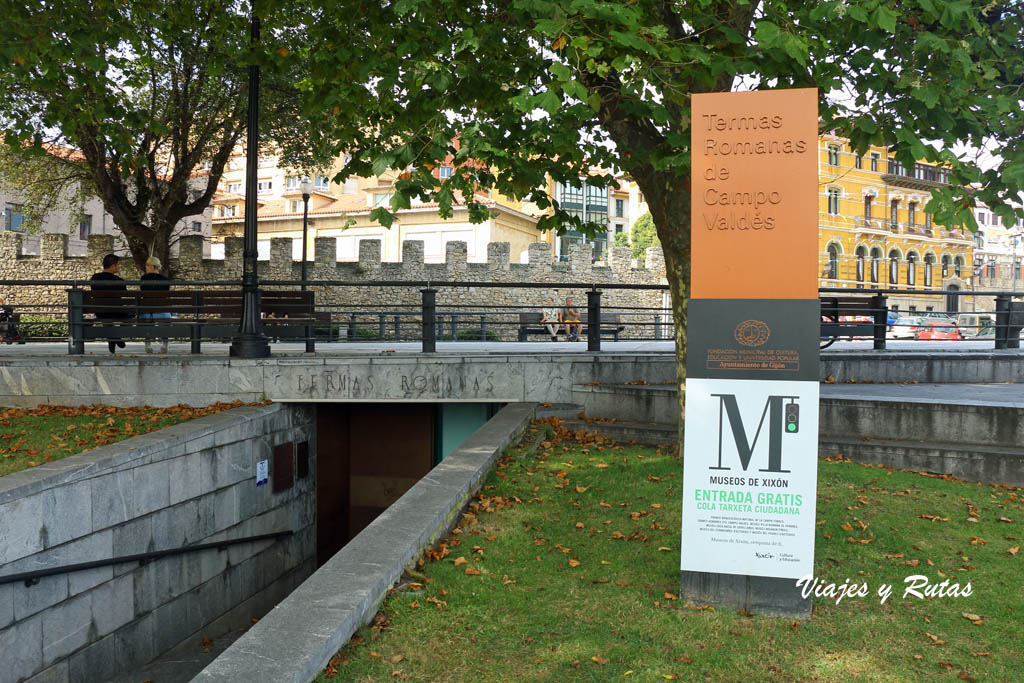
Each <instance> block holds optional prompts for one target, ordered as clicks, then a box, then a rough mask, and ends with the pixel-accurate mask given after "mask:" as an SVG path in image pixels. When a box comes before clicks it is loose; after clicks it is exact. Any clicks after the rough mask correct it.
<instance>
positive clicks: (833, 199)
mask: <svg viewBox="0 0 1024 683" xmlns="http://www.w3.org/2000/svg"><path fill="white" fill-rule="evenodd" d="M828 212H829V213H830V214H832V215H833V216H838V215H839V188H838V187H830V188H828Z"/></svg>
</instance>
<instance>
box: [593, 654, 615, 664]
mask: <svg viewBox="0 0 1024 683" xmlns="http://www.w3.org/2000/svg"><path fill="white" fill-rule="evenodd" d="M590 661H592V662H597V663H598V664H600V665H601V666H604V665H605V664H607V663H608V662H610V661H611V660H610V659H608V658H607V657H602V656H601V655H594V656H593V657H591V658H590Z"/></svg>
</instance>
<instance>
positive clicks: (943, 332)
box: [914, 320, 963, 341]
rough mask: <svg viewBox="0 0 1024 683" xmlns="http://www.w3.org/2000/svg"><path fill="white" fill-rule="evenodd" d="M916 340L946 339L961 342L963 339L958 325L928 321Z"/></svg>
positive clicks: (915, 337) (918, 332) (919, 331)
mask: <svg viewBox="0 0 1024 683" xmlns="http://www.w3.org/2000/svg"><path fill="white" fill-rule="evenodd" d="M914 339H932V340H935V339H945V340H955V341H960V340H961V339H963V337H962V336H961V335H960V331H959V330H958V329H957V328H956V323H946V322H941V321H937V320H927V321H924V324H923V325H922V326H921V327H920V328H918V330H917V333H916V334H915V335H914Z"/></svg>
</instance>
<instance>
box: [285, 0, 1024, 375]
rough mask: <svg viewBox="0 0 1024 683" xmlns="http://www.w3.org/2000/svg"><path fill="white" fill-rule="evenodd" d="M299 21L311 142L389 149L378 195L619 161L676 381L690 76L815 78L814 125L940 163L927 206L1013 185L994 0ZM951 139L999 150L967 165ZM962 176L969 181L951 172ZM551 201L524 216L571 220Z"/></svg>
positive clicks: (940, 213) (653, 4)
mask: <svg viewBox="0 0 1024 683" xmlns="http://www.w3.org/2000/svg"><path fill="white" fill-rule="evenodd" d="M304 23H305V24H306V25H307V26H309V27H310V43H309V48H308V57H309V63H310V66H309V77H308V79H307V80H306V81H305V83H304V87H305V90H306V97H305V101H304V107H305V110H306V112H307V115H308V116H309V117H310V118H311V119H312V120H313V122H314V129H315V130H318V131H319V134H320V137H319V138H318V143H319V144H320V145H322V146H323V147H324V148H327V149H332V150H335V151H337V150H341V149H349V150H352V151H353V153H354V163H353V164H352V165H351V166H350V167H349V168H348V171H349V172H355V173H359V172H366V171H372V172H375V173H379V172H380V171H382V170H384V169H387V168H392V169H403V170H406V169H407V170H406V172H405V173H404V175H403V176H402V177H403V180H401V181H400V182H398V183H396V193H395V195H394V198H393V199H392V203H391V207H390V208H391V209H399V208H403V207H406V206H408V203H409V198H410V197H412V196H417V195H419V196H430V197H432V198H433V199H434V200H436V201H438V202H439V203H440V206H441V207H442V212H444V211H446V210H447V209H448V207H450V205H451V203H452V201H453V198H454V197H455V196H456V195H455V193H456V191H462V193H463V194H464V195H465V196H472V195H471V194H470V192H469V191H470V190H471V189H472V188H474V187H476V186H486V187H493V188H495V189H498V190H500V191H502V192H504V193H506V194H509V195H513V196H516V197H524V198H527V199H530V200H532V201H535V202H537V203H538V204H539V205H540V206H542V207H545V206H548V205H551V202H550V199H549V198H548V197H547V196H546V195H545V194H544V192H543V191H542V190H540V189H538V188H543V187H544V179H545V175H550V176H551V177H553V178H554V179H555V180H557V181H567V180H573V179H576V178H578V177H579V176H581V175H584V174H585V173H586V172H587V170H588V168H589V167H591V166H599V167H605V168H609V167H614V168H618V169H621V170H622V171H625V172H627V173H629V174H630V175H631V176H632V177H633V178H634V179H635V180H636V182H637V184H638V185H639V187H640V189H641V191H642V192H643V193H644V196H645V198H646V200H647V202H648V205H649V206H650V210H651V214H652V216H653V218H654V222H655V225H656V226H657V231H658V236H659V238H660V241H661V244H662V246H663V248H664V252H665V260H666V264H667V276H668V281H669V284H670V286H671V291H672V302H673V304H672V305H673V308H674V312H675V322H676V341H677V349H678V353H679V359H678V360H679V363H678V376H679V380H680V381H682V380H683V379H684V375H685V365H684V362H683V361H684V359H685V349H686V302H687V297H688V286H689V278H690V228H691V226H690V172H691V170H690V154H689V148H688V145H689V139H690V126H691V121H690V97H691V95H692V94H693V93H702V92H720V91H730V90H734V89H740V88H746V89H756V88H788V87H817V88H819V90H820V92H821V94H822V96H821V102H820V107H819V111H820V115H821V117H822V118H823V125H824V126H825V127H827V128H829V129H833V130H835V131H837V132H838V133H840V134H841V135H844V136H846V137H848V138H849V139H850V140H851V142H852V144H853V146H854V147H855V148H856V149H857V150H858V151H860V152H863V151H865V150H866V148H867V147H868V145H869V144H882V145H886V146H888V147H889V148H890V150H891V151H892V153H893V154H895V156H896V158H897V159H898V160H899V161H900V162H902V163H903V164H905V167H908V168H909V167H911V166H912V164H913V162H914V161H915V160H917V159H926V160H928V161H931V162H939V163H944V164H947V165H949V166H950V167H951V168H952V169H953V173H952V176H951V179H952V183H953V184H952V185H951V186H950V187H948V188H943V189H940V190H938V191H936V193H935V198H934V199H933V200H932V201H931V202H930V203H929V205H928V210H929V211H930V212H932V213H933V214H934V215H935V219H936V221H937V222H940V223H947V224H967V225H971V226H973V225H974V221H973V217H972V216H971V213H970V206H971V205H972V203H973V199H974V198H978V199H981V200H983V201H985V202H986V203H988V204H989V205H990V206H995V207H997V208H996V212H997V213H999V214H1000V215H1002V216H1004V218H1007V217H1009V216H1010V215H1011V213H1012V211H1011V209H1010V208H1009V207H1008V206H1007V205H1006V204H1004V203H1003V202H1002V198H1003V197H1004V196H1005V192H1007V191H1009V192H1011V193H1013V194H1016V193H1018V192H1020V190H1021V189H1022V188H1024V130H1022V117H1021V114H1020V111H1021V98H1022V92H1021V87H1022V84H1024V38H1022V36H1024V21H1022V6H1021V3H1019V2H1015V1H1013V0H994V1H990V0H954V1H947V2H938V1H936V0H824V1H823V0H806V1H798V0H761V1H760V2H758V1H749V0H688V1H683V0H635V1H633V2H610V1H604V0H484V1H483V2H477V3H465V2H461V1H460V0H397V1H396V2H392V3H382V4H380V5H378V4H376V3H365V2H360V1H355V0H354V1H346V0H325V1H324V2H322V3H320V9H318V10H317V11H316V12H315V13H314V14H311V15H310V16H309V17H308V18H306V19H305V20H304ZM367 131H373V133H374V134H373V135H372V136H368V135H366V132H367ZM453 139H457V140H458V144H452V142H451V141H452V140H453ZM958 144H959V145H966V146H968V147H970V148H973V149H995V150H996V152H997V153H998V154H999V155H1000V156H1001V159H997V160H996V161H997V163H995V165H994V166H993V167H992V168H990V169H988V170H985V171H982V170H980V169H979V168H978V167H976V166H974V165H973V164H971V163H969V159H967V158H965V157H964V156H957V155H956V154H955V153H954V148H955V147H956V146H957V145H958ZM447 154H454V155H455V159H456V162H459V161H466V160H471V159H472V160H476V161H477V162H479V163H477V164H473V165H468V166H464V167H461V168H459V169H457V171H456V173H455V174H454V175H453V176H452V177H451V178H450V179H447V180H445V181H443V182H442V181H439V180H437V179H434V178H433V177H432V175H431V173H430V169H431V167H432V165H434V164H437V163H438V162H439V160H441V159H443V158H445V155H447ZM970 183H976V184H978V186H979V189H977V190H976V192H974V194H973V196H969V195H967V194H965V193H964V192H963V191H962V189H960V187H958V186H963V185H967V184H970ZM552 208H553V209H554V211H553V215H552V216H551V217H550V218H549V219H545V220H542V221H541V225H540V227H542V228H554V229H563V228H564V226H575V223H574V219H572V218H571V217H569V216H568V215H567V214H566V213H564V212H563V211H562V210H561V208H560V207H558V206H557V205H552ZM376 215H377V217H378V218H379V219H380V220H381V221H382V222H384V223H385V224H386V223H388V222H389V220H390V217H389V216H388V215H387V211H386V210H384V209H380V210H378V212H377V214H376ZM780 267H781V264H780Z"/></svg>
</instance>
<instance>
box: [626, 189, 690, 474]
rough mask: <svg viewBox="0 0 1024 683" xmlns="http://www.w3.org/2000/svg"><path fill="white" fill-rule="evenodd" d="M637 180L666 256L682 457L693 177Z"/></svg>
mask: <svg viewBox="0 0 1024 683" xmlns="http://www.w3.org/2000/svg"><path fill="white" fill-rule="evenodd" d="M634 178H635V179H636V181H637V185H638V186H639V187H640V190H641V191H642V192H643V193H644V197H645V198H646V199H647V205H648V207H650V211H651V217H652V218H653V219H654V225H655V226H656V227H657V229H658V239H660V240H661V248H662V251H663V252H664V254H665V277H666V278H667V279H668V285H669V293H670V295H671V301H672V318H673V320H674V322H675V326H674V329H675V341H676V381H677V382H678V384H679V438H678V442H677V443H678V446H679V453H680V455H682V452H683V431H684V429H685V424H684V422H683V417H684V415H685V406H686V393H685V390H684V387H685V382H686V311H687V305H688V304H689V300H690V227H691V223H690V176H688V175H687V176H683V177H679V176H670V175H669V174H667V173H658V172H651V173H650V174H638V173H635V174H634Z"/></svg>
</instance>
